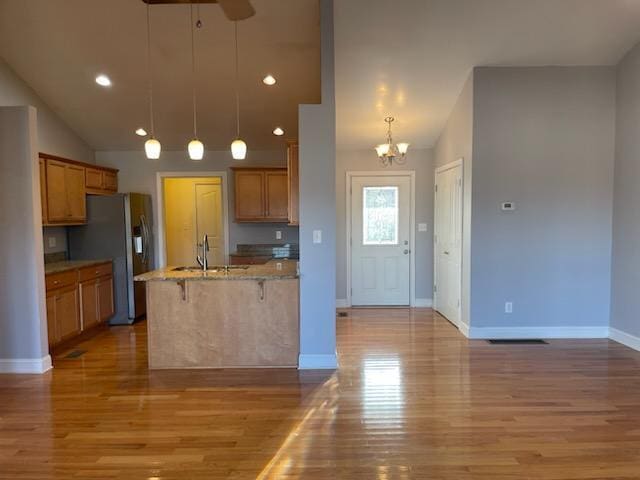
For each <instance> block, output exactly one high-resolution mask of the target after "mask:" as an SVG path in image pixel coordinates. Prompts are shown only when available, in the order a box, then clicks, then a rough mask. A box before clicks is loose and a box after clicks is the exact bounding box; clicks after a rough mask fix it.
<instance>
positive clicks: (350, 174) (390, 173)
mask: <svg viewBox="0 0 640 480" xmlns="http://www.w3.org/2000/svg"><path fill="white" fill-rule="evenodd" d="M354 177H409V179H410V185H411V186H410V190H411V192H410V201H409V204H410V211H409V231H410V239H411V240H410V242H411V256H410V259H409V300H410V302H411V303H410V306H411V307H415V306H416V255H415V253H416V172H415V170H375V171H354V170H347V172H346V177H345V178H346V182H345V183H346V191H345V199H346V202H345V203H346V215H345V217H346V220H345V222H346V230H345V231H346V253H347V261H346V263H347V292H346V293H347V295H346V305H345V306H346V307H351V214H352V212H351V183H352V180H353V178H354Z"/></svg>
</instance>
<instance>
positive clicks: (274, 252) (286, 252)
mask: <svg viewBox="0 0 640 480" xmlns="http://www.w3.org/2000/svg"><path fill="white" fill-rule="evenodd" d="M236 254H238V255H247V256H256V257H262V256H265V257H266V256H272V257H273V258H294V259H296V258H300V251H299V247H298V244H297V243H261V244H238V245H237V248H236Z"/></svg>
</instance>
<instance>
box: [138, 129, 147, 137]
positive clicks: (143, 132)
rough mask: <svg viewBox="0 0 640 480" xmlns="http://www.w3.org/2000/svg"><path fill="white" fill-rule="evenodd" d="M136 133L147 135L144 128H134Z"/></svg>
mask: <svg viewBox="0 0 640 480" xmlns="http://www.w3.org/2000/svg"><path fill="white" fill-rule="evenodd" d="M136 135H139V136H141V137H146V136H147V131H146V130H145V129H144V128H138V129H137V130H136Z"/></svg>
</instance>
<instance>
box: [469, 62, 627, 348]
mask: <svg viewBox="0 0 640 480" xmlns="http://www.w3.org/2000/svg"><path fill="white" fill-rule="evenodd" d="M614 130H615V69H614V68H610V67H541V68H477V69H475V72H474V133H473V138H474V139H473V192H472V195H473V200H472V201H473V216H472V219H471V221H472V229H471V235H472V265H471V291H472V298H471V322H472V323H471V327H472V336H473V330H474V329H476V328H482V327H605V328H606V326H607V325H608V322H609V305H610V302H609V299H610V281H611V275H610V269H611V225H612V200H613V161H614ZM503 201H514V202H515V203H516V206H517V209H516V211H515V212H512V213H504V212H501V210H500V203H501V202H503ZM505 301H512V302H513V313H512V314H511V315H509V314H505V313H504V303H505ZM574 331H575V332H576V333H577V332H579V330H577V329H575V330H574ZM603 331H605V332H606V329H605V330H603Z"/></svg>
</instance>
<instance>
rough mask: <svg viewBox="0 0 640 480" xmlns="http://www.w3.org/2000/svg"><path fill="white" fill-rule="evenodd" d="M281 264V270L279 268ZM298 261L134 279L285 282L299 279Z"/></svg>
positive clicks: (164, 270) (171, 269)
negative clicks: (223, 270)
mask: <svg viewBox="0 0 640 480" xmlns="http://www.w3.org/2000/svg"><path fill="white" fill-rule="evenodd" d="M278 264H280V266H281V268H278ZM296 264H297V261H295V260H284V259H282V260H278V259H275V260H270V261H268V262H267V263H265V264H263V265H250V266H249V267H248V268H246V269H232V270H230V271H229V272H211V271H208V272H202V271H195V272H194V271H191V272H189V271H187V272H185V271H182V272H180V271H174V268H175V267H166V268H161V269H159V270H153V271H152V272H147V273H143V274H141V275H138V276H136V277H135V278H134V280H135V281H136V282H153V281H163V280H164V281H174V282H175V281H178V280H284V279H290V278H298V273H297V267H296Z"/></svg>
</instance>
